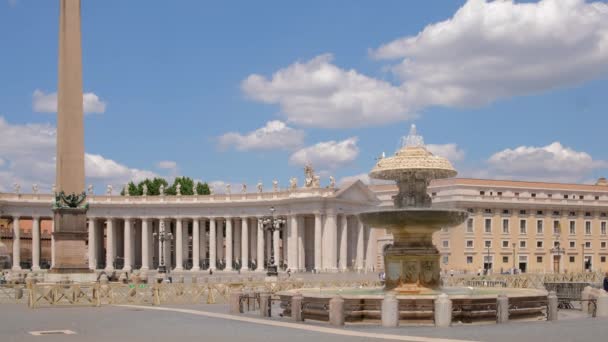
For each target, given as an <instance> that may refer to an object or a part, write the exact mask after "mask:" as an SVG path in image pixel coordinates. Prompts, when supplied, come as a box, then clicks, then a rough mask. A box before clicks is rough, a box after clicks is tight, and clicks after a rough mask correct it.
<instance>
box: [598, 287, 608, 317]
mask: <svg viewBox="0 0 608 342" xmlns="http://www.w3.org/2000/svg"><path fill="white" fill-rule="evenodd" d="M599 292H600V293H599V294H598V296H597V301H596V302H595V305H596V310H595V317H608V293H606V291H604V290H600V291H599Z"/></svg>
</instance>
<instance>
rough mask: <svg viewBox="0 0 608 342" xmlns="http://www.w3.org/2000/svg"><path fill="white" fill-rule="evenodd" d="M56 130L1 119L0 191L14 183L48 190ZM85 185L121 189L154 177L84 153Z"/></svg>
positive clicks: (24, 189)
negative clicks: (110, 186)
mask: <svg viewBox="0 0 608 342" xmlns="http://www.w3.org/2000/svg"><path fill="white" fill-rule="evenodd" d="M56 135H57V132H56V129H55V127H54V126H52V125H49V124H23V125H21V124H10V123H8V122H7V121H6V120H5V119H4V118H3V117H1V116H0V155H1V156H2V158H1V159H2V161H3V162H2V163H0V191H9V190H12V187H13V183H19V184H21V187H22V189H23V190H22V191H29V189H30V188H29V187H30V186H31V184H38V185H39V187H40V189H41V191H50V190H51V185H52V184H53V183H55V144H56V139H57V138H56ZM85 172H86V176H87V182H90V183H93V184H95V186H96V188H97V189H101V188H103V187H105V185H106V184H112V185H115V186H119V187H122V186H123V185H124V184H125V183H126V182H128V181H130V180H134V181H138V180H141V179H143V178H146V177H154V176H155V173H153V172H151V171H147V170H140V169H135V168H129V167H127V166H125V165H122V164H120V163H118V162H116V161H114V160H111V159H107V158H105V157H103V156H101V155H98V154H89V153H87V154H85Z"/></svg>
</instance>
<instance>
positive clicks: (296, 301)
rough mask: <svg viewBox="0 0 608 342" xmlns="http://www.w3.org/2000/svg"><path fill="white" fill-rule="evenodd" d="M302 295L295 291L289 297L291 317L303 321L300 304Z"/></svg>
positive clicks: (302, 298)
mask: <svg viewBox="0 0 608 342" xmlns="http://www.w3.org/2000/svg"><path fill="white" fill-rule="evenodd" d="M303 303H304V297H303V296H302V295H301V294H300V293H297V294H295V295H294V296H293V297H291V318H293V320H294V321H296V322H304V313H303V312H302V311H303V310H302V304H303Z"/></svg>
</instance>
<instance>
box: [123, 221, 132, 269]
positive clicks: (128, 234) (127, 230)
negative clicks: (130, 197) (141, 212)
mask: <svg viewBox="0 0 608 342" xmlns="http://www.w3.org/2000/svg"><path fill="white" fill-rule="evenodd" d="M123 233H124V244H125V246H124V253H125V255H124V258H125V259H124V260H125V266H124V267H123V271H131V269H132V265H133V260H132V259H131V251H132V244H131V242H132V237H133V225H132V224H131V219H130V218H125V224H124V231H123Z"/></svg>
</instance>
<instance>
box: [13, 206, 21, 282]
mask: <svg viewBox="0 0 608 342" xmlns="http://www.w3.org/2000/svg"><path fill="white" fill-rule="evenodd" d="M13 271H21V228H20V227H19V216H13Z"/></svg>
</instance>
